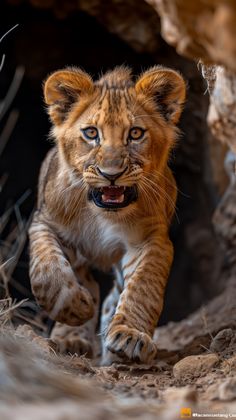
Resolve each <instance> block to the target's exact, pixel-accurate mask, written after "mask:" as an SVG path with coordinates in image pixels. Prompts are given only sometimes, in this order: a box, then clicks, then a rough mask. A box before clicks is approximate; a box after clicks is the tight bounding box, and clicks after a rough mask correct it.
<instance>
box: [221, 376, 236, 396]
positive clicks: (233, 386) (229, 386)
mask: <svg viewBox="0 0 236 420" xmlns="http://www.w3.org/2000/svg"><path fill="white" fill-rule="evenodd" d="M218 393H219V399H220V400H222V401H232V400H235V399H236V378H235V377H234V378H228V379H227V380H225V381H224V382H222V383H221V384H220V386H219V390H218Z"/></svg>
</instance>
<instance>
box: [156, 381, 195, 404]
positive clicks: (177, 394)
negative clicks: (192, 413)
mask: <svg viewBox="0 0 236 420" xmlns="http://www.w3.org/2000/svg"><path fill="white" fill-rule="evenodd" d="M162 395H163V398H164V399H165V400H166V401H168V402H171V401H176V400H179V401H181V400H185V401H189V402H195V401H197V398H198V394H197V392H196V390H195V389H194V388H193V387H191V386H188V385H187V386H184V387H181V388H176V387H169V388H166V389H165V391H163V393H162Z"/></svg>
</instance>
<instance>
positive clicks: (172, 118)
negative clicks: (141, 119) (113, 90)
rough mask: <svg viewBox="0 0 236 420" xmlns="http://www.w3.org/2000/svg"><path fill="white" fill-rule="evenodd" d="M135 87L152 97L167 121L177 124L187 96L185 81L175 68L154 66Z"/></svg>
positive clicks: (137, 90) (138, 91) (142, 76)
mask: <svg viewBox="0 0 236 420" xmlns="http://www.w3.org/2000/svg"><path fill="white" fill-rule="evenodd" d="M135 89H136V92H137V94H139V93H142V94H144V95H145V96H146V97H150V98H152V99H153V100H154V101H155V103H156V105H157V107H158V109H159V110H160V112H161V114H162V115H163V117H164V118H165V120H166V121H168V122H171V123H174V124H176V123H177V122H178V120H179V117H180V114H181V112H182V107H183V104H184V101H185V97H186V85H185V82H184V80H183V78H182V76H180V74H179V73H177V72H176V71H174V70H171V69H166V68H164V67H158V66H156V67H153V68H151V69H150V70H148V71H146V72H145V73H143V74H142V75H141V77H140V78H139V79H138V80H137V82H136V85H135Z"/></svg>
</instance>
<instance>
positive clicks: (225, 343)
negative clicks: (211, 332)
mask: <svg viewBox="0 0 236 420" xmlns="http://www.w3.org/2000/svg"><path fill="white" fill-rule="evenodd" d="M234 337H235V333H234V331H233V330H232V329H231V328H226V329H224V330H221V331H219V332H218V334H216V336H215V337H214V338H213V340H212V342H211V344H210V350H211V351H212V352H216V353H220V352H222V351H223V350H225V349H226V348H227V347H229V345H230V343H231V341H232V339H233V338H234Z"/></svg>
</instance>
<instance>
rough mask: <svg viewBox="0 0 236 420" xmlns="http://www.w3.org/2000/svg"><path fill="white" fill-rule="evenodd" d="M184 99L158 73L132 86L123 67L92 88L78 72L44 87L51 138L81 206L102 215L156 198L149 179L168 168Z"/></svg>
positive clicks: (172, 80) (177, 85) (167, 73)
mask: <svg viewBox="0 0 236 420" xmlns="http://www.w3.org/2000/svg"><path fill="white" fill-rule="evenodd" d="M184 99H185V84H184V81H183V79H182V77H181V76H180V75H179V74H178V73H176V72H175V71H173V70H169V69H163V68H161V67H154V68H152V69H150V70H149V71H147V72H145V73H144V74H143V75H142V76H141V77H140V78H139V79H138V80H137V81H136V83H134V82H132V81H131V76H130V71H129V70H128V69H126V68H123V67H120V68H117V69H115V70H114V71H113V72H110V73H107V74H106V75H105V76H103V78H102V79H100V80H99V81H98V82H95V83H94V82H93V81H92V79H91V78H90V77H89V76H88V75H87V74H86V73H84V72H82V71H81V70H79V69H77V70H76V69H68V70H62V71H58V72H56V73H54V74H52V75H51V76H50V77H49V78H48V79H47V81H46V83H45V100H46V103H47V104H48V105H49V114H50V116H51V119H52V122H53V123H54V129H53V133H54V136H55V137H56V139H57V141H58V146H59V150H60V156H62V157H63V160H64V162H65V164H66V166H67V168H68V169H69V171H70V173H71V179H72V182H77V181H78V179H80V180H81V185H82V188H84V189H85V190H86V193H87V199H88V200H89V201H90V202H91V203H93V205H95V206H97V207H99V208H102V209H108V210H118V209H122V208H124V207H127V206H130V205H131V204H133V205H137V202H138V201H139V199H140V198H141V197H143V196H145V195H153V194H154V193H155V184H154V181H153V180H152V178H153V175H154V174H155V173H156V174H157V173H160V174H161V172H162V171H163V169H164V168H165V166H166V164H167V159H168V153H169V150H170V148H171V147H172V145H173V143H174V140H175V137H176V126H175V124H176V123H177V121H178V119H179V116H180V113H181V109H182V104H183V102H184ZM146 199H148V197H146ZM144 201H145V200H144Z"/></svg>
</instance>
